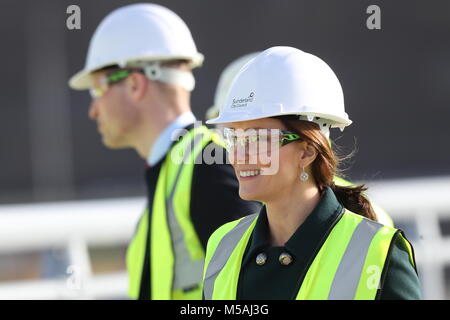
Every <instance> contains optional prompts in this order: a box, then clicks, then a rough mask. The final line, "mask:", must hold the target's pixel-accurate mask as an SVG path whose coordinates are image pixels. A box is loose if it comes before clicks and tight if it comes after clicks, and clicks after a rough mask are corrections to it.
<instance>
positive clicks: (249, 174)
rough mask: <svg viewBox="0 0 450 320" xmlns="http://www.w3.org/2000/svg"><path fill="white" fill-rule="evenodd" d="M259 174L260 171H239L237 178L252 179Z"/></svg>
mask: <svg viewBox="0 0 450 320" xmlns="http://www.w3.org/2000/svg"><path fill="white" fill-rule="evenodd" d="M259 174H260V170H247V171H239V176H241V177H253V176H257V175H259Z"/></svg>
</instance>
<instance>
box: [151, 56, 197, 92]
mask: <svg viewBox="0 0 450 320" xmlns="http://www.w3.org/2000/svg"><path fill="white" fill-rule="evenodd" d="M143 69H144V73H145V75H146V76H147V78H149V79H150V80H154V81H160V82H163V83H170V84H175V85H178V86H180V87H182V88H184V89H186V90H187V91H192V90H194V87H195V79H194V76H193V75H192V73H191V72H188V71H181V70H178V69H174V68H169V67H162V66H161V64H160V63H159V62H153V63H147V64H145V65H144V67H143Z"/></svg>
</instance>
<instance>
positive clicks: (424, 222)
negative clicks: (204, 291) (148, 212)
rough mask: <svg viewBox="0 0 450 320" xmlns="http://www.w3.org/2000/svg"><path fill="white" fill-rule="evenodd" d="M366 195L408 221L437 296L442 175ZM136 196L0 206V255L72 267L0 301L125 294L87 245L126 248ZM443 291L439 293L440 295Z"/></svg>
mask: <svg viewBox="0 0 450 320" xmlns="http://www.w3.org/2000/svg"><path fill="white" fill-rule="evenodd" d="M368 186H369V196H370V198H371V199H373V200H374V201H376V203H377V204H378V205H380V206H381V207H382V208H384V209H385V210H386V211H387V212H388V213H389V214H390V215H391V216H392V218H393V219H394V221H399V222H400V221H401V222H402V223H405V222H412V223H415V225H416V228H417V233H418V234H416V235H414V234H408V232H407V236H408V237H409V239H410V240H411V242H412V243H413V245H414V248H415V254H416V260H417V263H418V266H419V275H420V277H421V281H422V286H423V291H424V297H425V298H427V299H445V298H446V297H448V290H449V288H446V287H445V276H444V268H445V266H450V237H444V236H443V235H442V234H441V230H440V227H439V219H449V220H450V177H446V178H426V179H405V180H397V181H383V182H378V183H373V182H372V183H368ZM144 205H145V199H144V198H124V199H115V200H95V201H94V200H90V201H73V202H61V203H48V204H47V203H43V204H27V205H5V206H0V254H4V253H17V252H23V251H30V250H40V249H45V248H54V247H63V248H66V249H67V250H68V252H69V261H70V265H71V267H72V269H70V268H69V269H68V275H67V278H65V279H62V280H34V281H14V282H2V283H0V299H77V298H81V299H114V298H120V297H125V296H126V290H127V279H126V274H125V272H122V273H110V274H93V273H92V270H91V261H90V259H89V254H88V250H87V249H88V247H90V246H96V247H99V246H108V247H109V246H112V245H124V244H126V243H128V241H129V239H130V237H131V235H132V232H133V230H134V228H135V225H136V222H137V219H138V218H139V216H140V214H141V212H142V209H143V207H144ZM446 290H447V291H446Z"/></svg>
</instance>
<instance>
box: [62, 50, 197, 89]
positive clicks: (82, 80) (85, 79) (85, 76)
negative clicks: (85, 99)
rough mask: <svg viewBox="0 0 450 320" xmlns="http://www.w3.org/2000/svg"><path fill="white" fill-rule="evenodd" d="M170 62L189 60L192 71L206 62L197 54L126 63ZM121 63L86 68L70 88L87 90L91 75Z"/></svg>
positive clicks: (70, 82)
mask: <svg viewBox="0 0 450 320" xmlns="http://www.w3.org/2000/svg"><path fill="white" fill-rule="evenodd" d="M170 60H188V61H189V67H190V68H191V69H193V68H198V67H201V66H202V64H203V61H204V56H203V54H201V53H199V52H197V53H196V54H195V55H193V56H190V57H185V56H171V57H167V56H165V57H163V56H161V57H155V56H153V57H151V58H149V57H148V56H144V57H136V58H132V59H127V61H126V63H133V62H137V61H149V62H150V61H170ZM116 64H119V65H120V63H119V62H118V61H111V62H108V63H104V64H102V65H98V66H95V67H91V68H85V69H83V70H81V71H79V72H77V73H75V74H74V75H73V76H72V77H71V78H70V79H69V87H70V88H72V89H74V90H87V89H89V87H90V86H91V73H92V72H95V71H96V70H100V69H102V68H105V67H108V66H112V65H116Z"/></svg>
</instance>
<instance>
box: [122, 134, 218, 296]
mask: <svg viewBox="0 0 450 320" xmlns="http://www.w3.org/2000/svg"><path fill="white" fill-rule="evenodd" d="M216 138H217V137H216V136H215V135H213V133H212V132H210V131H209V130H208V128H206V127H205V126H202V127H198V128H194V129H192V130H191V131H189V132H188V133H187V134H186V135H185V136H184V137H183V138H182V139H181V141H178V142H177V143H176V144H175V145H174V146H173V147H172V148H171V150H170V151H169V153H168V155H167V156H166V158H165V160H164V162H163V164H162V166H161V171H160V173H159V176H158V181H157V185H156V190H155V195H154V199H153V207H152V211H151V219H152V220H151V230H150V248H151V251H150V252H151V259H150V261H151V263H150V270H149V272H150V277H151V281H150V282H151V288H149V289H150V292H151V297H152V299H155V300H170V299H176V300H179V299H180V300H181V299H201V282H202V271H203V266H204V259H205V252H204V249H203V247H202V244H201V242H200V240H199V238H198V236H197V233H196V231H195V229H194V226H193V224H192V221H191V219H190V212H189V209H190V200H191V184H192V183H191V182H192V175H193V171H194V164H195V159H196V158H197V156H198V155H199V154H200V153H201V152H202V150H203V149H204V147H205V146H206V145H207V144H209V143H210V142H211V141H212V140H214V141H215V142H218V141H216ZM218 143H220V142H218ZM148 214H149V212H148V209H147V210H146V211H145V212H144V214H143V216H142V218H141V220H140V221H139V223H138V226H137V229H136V232H135V234H134V237H133V239H132V240H131V243H130V245H129V247H128V250H127V257H126V263H127V270H128V277H129V288H128V293H129V296H130V297H131V298H133V299H137V298H138V297H139V291H140V287H141V276H142V269H143V266H144V262H145V261H144V259H145V247H146V242H147V235H148V227H149V226H148ZM144 285H145V284H144ZM149 285H150V284H149Z"/></svg>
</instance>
